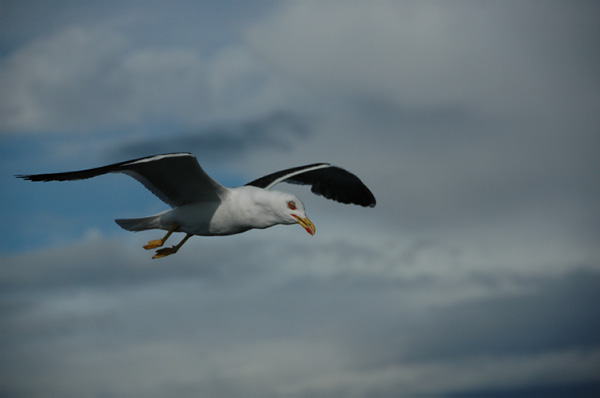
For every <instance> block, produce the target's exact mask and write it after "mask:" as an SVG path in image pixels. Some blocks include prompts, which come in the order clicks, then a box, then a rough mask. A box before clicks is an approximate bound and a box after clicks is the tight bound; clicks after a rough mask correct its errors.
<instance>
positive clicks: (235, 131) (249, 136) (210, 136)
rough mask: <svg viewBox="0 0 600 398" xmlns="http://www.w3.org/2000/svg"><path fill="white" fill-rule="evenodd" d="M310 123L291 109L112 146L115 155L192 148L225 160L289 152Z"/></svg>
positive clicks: (203, 156) (205, 156)
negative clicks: (265, 152)
mask: <svg viewBox="0 0 600 398" xmlns="http://www.w3.org/2000/svg"><path fill="white" fill-rule="evenodd" d="M310 133H311V127H310V125H309V122H308V121H307V120H306V118H304V117H300V116H298V115H295V114H293V113H291V112H284V111H279V112H273V113H270V114H268V115H266V116H263V117H261V118H255V119H251V120H248V121H242V122H239V123H232V122H229V123H222V124H219V125H214V126H209V127H206V128H203V129H202V130H199V131H194V132H191V133H187V134H185V133H184V134H177V133H175V134H173V135H169V136H168V137H166V138H158V139H147V138H146V139H142V140H138V141H134V142H129V143H127V144H121V146H120V147H119V148H117V149H115V150H112V151H111V153H113V154H114V155H113V156H114V158H115V159H128V158H136V157H142V156H147V155H149V154H156V153H168V152H192V153H194V154H196V156H198V158H199V159H202V161H210V162H220V163H225V162H224V161H223V159H228V158H235V157H239V156H242V155H244V154H247V153H248V152H251V151H257V150H261V149H270V150H277V151H285V152H289V151H290V150H291V148H292V147H293V143H294V141H298V140H303V139H307V138H309V136H310Z"/></svg>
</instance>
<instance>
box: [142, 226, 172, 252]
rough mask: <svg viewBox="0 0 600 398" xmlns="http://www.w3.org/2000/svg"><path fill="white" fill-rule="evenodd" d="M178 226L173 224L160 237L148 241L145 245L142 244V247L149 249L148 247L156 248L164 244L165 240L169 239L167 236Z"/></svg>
mask: <svg viewBox="0 0 600 398" xmlns="http://www.w3.org/2000/svg"><path fill="white" fill-rule="evenodd" d="M178 227H179V225H177V224H173V226H172V227H171V229H170V230H169V232H167V234H166V235H165V236H164V237H163V238H162V239H155V240H151V241H150V242H148V244H147V245H144V249H146V250H150V249H156V248H157V247H161V246H162V245H164V244H165V242H166V241H167V239H169V236H171V234H172V233H173V232H175V230H176V229H177V228H178Z"/></svg>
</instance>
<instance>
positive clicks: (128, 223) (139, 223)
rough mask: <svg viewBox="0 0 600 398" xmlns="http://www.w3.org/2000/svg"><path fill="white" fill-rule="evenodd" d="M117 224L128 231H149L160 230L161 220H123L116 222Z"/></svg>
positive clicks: (148, 218) (144, 218)
mask: <svg viewBox="0 0 600 398" xmlns="http://www.w3.org/2000/svg"><path fill="white" fill-rule="evenodd" d="M115 222H116V223H117V224H119V226H120V227H121V228H123V229H126V230H127V231H145V230H147V229H156V228H160V219H159V217H158V216H150V217H142V218H121V219H117V220H115Z"/></svg>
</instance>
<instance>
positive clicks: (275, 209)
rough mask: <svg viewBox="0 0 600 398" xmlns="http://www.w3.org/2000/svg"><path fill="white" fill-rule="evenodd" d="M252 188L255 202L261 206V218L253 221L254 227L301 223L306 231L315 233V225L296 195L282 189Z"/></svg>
mask: <svg viewBox="0 0 600 398" xmlns="http://www.w3.org/2000/svg"><path fill="white" fill-rule="evenodd" d="M244 188H245V189H250V190H251V192H252V193H251V195H252V197H253V199H254V204H255V205H256V206H258V207H259V208H260V211H259V212H258V214H260V220H255V221H254V222H253V224H254V225H253V227H254V228H266V227H269V226H272V225H276V224H296V223H297V224H300V225H301V226H302V227H303V228H304V229H305V230H306V232H308V233H309V234H311V235H314V234H315V231H316V229H315V225H314V224H313V223H312V222H311V221H310V220H309V219H308V217H306V213H305V211H304V204H303V203H302V201H301V200H300V199H298V197H297V196H296V195H292V194H290V193H287V192H280V191H268V190H264V189H261V188H255V187H244Z"/></svg>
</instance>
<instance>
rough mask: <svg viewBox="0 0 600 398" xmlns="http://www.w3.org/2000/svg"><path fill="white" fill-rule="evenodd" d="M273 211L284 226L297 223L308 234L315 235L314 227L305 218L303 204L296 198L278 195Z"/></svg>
mask: <svg viewBox="0 0 600 398" xmlns="http://www.w3.org/2000/svg"><path fill="white" fill-rule="evenodd" d="M274 210H275V212H276V213H277V214H278V216H279V217H280V218H281V219H282V220H283V221H284V223H285V224H296V223H298V224H300V225H301V226H302V227H303V228H304V229H305V230H306V232H308V233H309V234H311V235H314V234H315V232H316V228H315V225H314V224H313V223H312V221H310V220H309V219H308V217H307V216H306V212H305V211H304V204H303V203H302V201H300V199H298V197H297V196H295V195H292V194H288V193H285V194H282V195H280V197H279V198H277V201H276V207H275V209H274Z"/></svg>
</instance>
